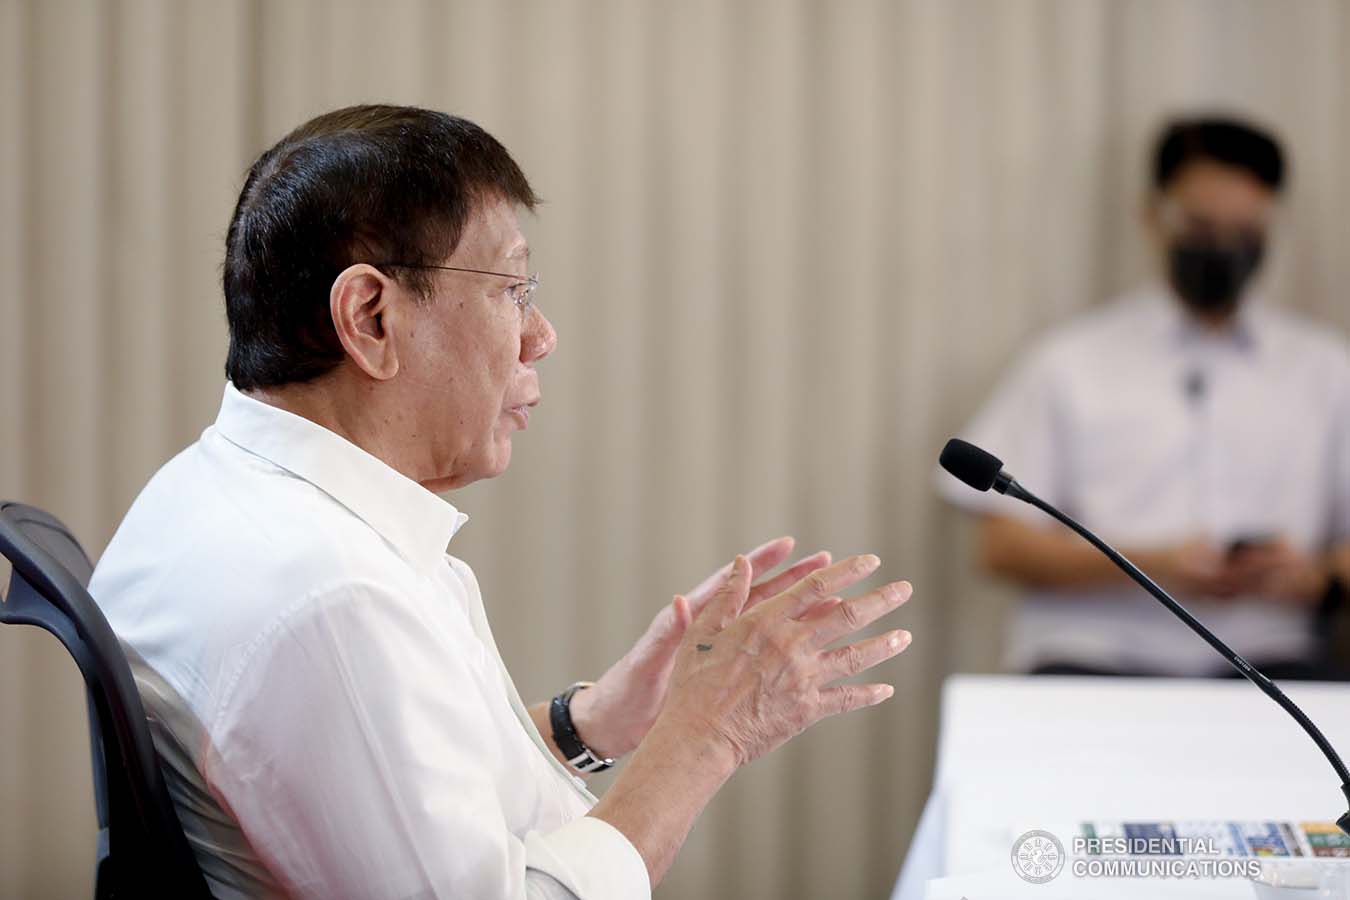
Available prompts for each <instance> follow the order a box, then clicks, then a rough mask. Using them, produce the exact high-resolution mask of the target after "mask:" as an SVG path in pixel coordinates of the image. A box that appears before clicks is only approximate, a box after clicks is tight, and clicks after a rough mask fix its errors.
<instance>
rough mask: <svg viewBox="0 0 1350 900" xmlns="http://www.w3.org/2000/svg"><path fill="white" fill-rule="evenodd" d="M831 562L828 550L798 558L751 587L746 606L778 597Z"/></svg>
mask: <svg viewBox="0 0 1350 900" xmlns="http://www.w3.org/2000/svg"><path fill="white" fill-rule="evenodd" d="M829 564H830V554H829V551H827V550H821V551H820V552H819V553H813V554H811V555H810V556H808V557H806V558H805V559H801V560H798V561H797V562H795V563H793V564H792V565H791V566H789V567H788V568H786V569H784V570H783V571H782V572H779V573H778V574H777V575H775V576H773V577H772V578H770V579H767V580H766V581H761V582H760V583H759V584H757V585H755V586H754V587H752V588H751V589H750V601H749V603H747V604H746V607H747V608H749V607H751V606H754V605H755V604H756V603H759V602H760V601H761V600H767V599H769V598H770V597H777V596H778V595H779V594H781V593H783V591H786V590H787V589H788V588H790V587H792V586H793V585H794V584H796V583H797V582H799V581H801V580H802V579H803V578H805V577H806V576H807V575H810V574H811V573H812V572H814V571H816V569H823V568H825V567H826V566H828V565H829Z"/></svg>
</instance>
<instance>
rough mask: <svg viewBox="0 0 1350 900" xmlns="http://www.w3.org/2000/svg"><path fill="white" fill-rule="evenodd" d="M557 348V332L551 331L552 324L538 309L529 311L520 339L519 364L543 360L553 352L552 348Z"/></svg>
mask: <svg viewBox="0 0 1350 900" xmlns="http://www.w3.org/2000/svg"><path fill="white" fill-rule="evenodd" d="M556 346H558V332H556V331H554V330H553V323H552V322H550V321H549V320H548V319H547V318H546V317H545V316H544V314H543V313H542V312H540V311H539V308H538V307H534V308H532V309H531V310H530V317H529V319H527V320H526V323H525V332H524V334H522V335H521V339H520V359H521V362H527V363H531V362H536V361H537V360H541V359H543V358H544V357H545V356H548V355H549V354H550V353H552V352H553V348H554V347H556Z"/></svg>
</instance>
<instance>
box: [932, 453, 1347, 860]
mask: <svg viewBox="0 0 1350 900" xmlns="http://www.w3.org/2000/svg"><path fill="white" fill-rule="evenodd" d="M939 462H940V464H941V465H942V468H944V469H946V470H947V471H948V472H950V473H951V474H952V475H954V476H956V478H958V479H959V480H961V481H962V482H964V483H965V484H967V485H969V486H970V487H972V488H974V489H975V490H977V491H987V490H989V489H990V488H993V489H994V490H996V491H998V492H999V493H1000V494H1007V495H1008V496H1009V497H1015V498H1017V499H1018V500H1021V501H1022V502H1024V503H1029V504H1031V505H1032V506H1034V507H1036V508H1037V509H1039V510H1040V511H1041V512H1044V513H1045V514H1046V515H1048V516H1050V517H1051V518H1053V519H1055V520H1056V521H1058V522H1060V523H1061V524H1063V525H1064V526H1066V527H1067V528H1069V529H1070V530H1071V531H1073V532H1074V533H1075V534H1077V535H1078V536H1079V537H1081V538H1083V540H1085V541H1087V542H1088V543H1089V544H1091V545H1092V546H1094V547H1096V548H1097V549H1098V550H1100V551H1101V552H1102V553H1103V554H1105V555H1106V557H1107V558H1108V559H1110V560H1111V562H1113V563H1115V564H1116V565H1117V566H1118V567H1119V568H1120V569H1121V570H1123V571H1124V572H1125V574H1126V575H1129V576H1130V578H1131V579H1133V580H1134V581H1135V582H1136V583H1137V584H1138V585H1139V586H1140V587H1142V588H1143V589H1144V590H1146V591H1148V593H1149V594H1151V595H1152V596H1153V598H1154V599H1156V600H1157V601H1158V602H1159V603H1161V604H1162V605H1163V606H1165V607H1167V608H1168V609H1169V610H1171V612H1172V614H1173V615H1175V616H1176V617H1177V618H1178V619H1180V620H1181V621H1182V622H1184V623H1186V626H1187V627H1189V628H1190V629H1191V630H1192V631H1194V632H1195V633H1196V634H1198V635H1200V637H1201V638H1203V639H1204V641H1205V643H1207V644H1209V645H1210V646H1211V647H1213V648H1214V649H1215V650H1216V651H1217V652H1218V653H1219V655H1220V656H1222V657H1223V658H1224V659H1226V660H1227V661H1228V663H1229V665H1231V666H1232V667H1233V668H1235V669H1237V671H1238V672H1239V673H1240V674H1241V675H1242V676H1243V677H1244V678H1246V679H1247V680H1248V681H1250V682H1251V683H1252V684H1254V685H1256V686H1257V687H1258V688H1260V689H1261V691H1262V693H1264V694H1265V695H1266V696H1267V697H1269V698H1270V699H1272V700H1274V701H1275V702H1276V703H1278V704H1279V705H1280V707H1281V708H1283V709H1284V711H1285V712H1287V713H1289V715H1290V716H1292V717H1293V718H1294V721H1296V722H1298V724H1299V725H1300V726H1301V727H1302V728H1303V730H1304V731H1305V732H1307V734H1308V736H1309V737H1310V738H1312V739H1313V743H1315V744H1317V748H1318V749H1319V750H1321V751H1322V755H1323V756H1325V757H1326V758H1327V761H1328V762H1330V763H1331V767H1332V768H1333V769H1335V770H1336V776H1337V777H1338V778H1340V780H1341V792H1342V793H1343V794H1345V799H1346V804H1347V806H1348V807H1350V771H1348V770H1347V769H1346V767H1345V763H1344V762H1342V761H1341V757H1340V754H1338V753H1337V752H1336V748H1335V747H1332V746H1331V742H1330V741H1328V740H1327V738H1326V735H1324V734H1322V731H1321V729H1319V728H1318V727H1317V726H1316V725H1314V724H1313V721H1312V719H1309V718H1308V716H1307V714H1306V713H1304V712H1303V710H1301V709H1299V708H1298V705H1297V704H1295V703H1294V701H1292V700H1290V699H1289V697H1288V696H1286V695H1285V693H1284V691H1282V690H1280V689H1279V687H1278V686H1276V684H1275V682H1273V681H1271V680H1270V679H1269V678H1268V677H1266V675H1265V674H1264V673H1263V672H1261V670H1259V669H1257V668H1256V667H1255V666H1253V665H1252V664H1251V663H1249V662H1247V660H1245V659H1243V658H1242V656H1241V655H1240V654H1239V653H1238V652H1237V651H1236V650H1234V649H1233V648H1232V647H1229V646H1228V645H1227V644H1225V643H1224V642H1223V641H1222V640H1220V639H1219V637H1218V636H1217V635H1215V634H1214V632H1212V631H1210V630H1209V629H1208V628H1206V627H1205V626H1204V624H1202V623H1201V622H1200V620H1199V619H1197V618H1196V617H1195V616H1193V615H1191V613H1190V611H1189V610H1188V609H1186V607H1184V606H1182V605H1181V604H1180V603H1178V602H1177V601H1176V599H1175V598H1173V597H1172V595H1171V594H1169V593H1167V591H1165V590H1163V589H1162V587H1160V586H1159V585H1158V583H1157V582H1155V581H1154V580H1153V579H1152V578H1149V577H1148V575H1146V574H1144V572H1143V571H1142V570H1140V568H1139V567H1138V566H1136V565H1135V564H1134V563H1132V562H1130V561H1129V560H1128V559H1126V558H1125V556H1124V555H1122V554H1121V553H1119V552H1118V551H1117V550H1116V549H1115V548H1114V547H1112V546H1111V545H1110V544H1108V543H1106V541H1103V540H1102V539H1101V538H1099V537H1097V535H1095V534H1093V533H1092V532H1091V531H1089V530H1088V529H1087V528H1085V527H1083V526H1082V525H1080V524H1079V523H1078V522H1077V521H1075V520H1074V519H1073V517H1071V516H1068V515H1066V514H1065V513H1063V512H1061V511H1059V510H1058V509H1056V508H1055V507H1053V506H1051V505H1050V504H1049V503H1046V502H1045V501H1044V500H1042V499H1041V498H1040V497H1037V496H1036V495H1035V494H1033V493H1031V491H1028V490H1027V489H1026V488H1024V487H1022V486H1021V485H1020V484H1018V483H1017V479H1015V478H1013V477H1012V475H1010V474H1008V472H1006V471H1005V470H1004V469H1003V462H1002V460H1000V459H999V458H998V457H996V456H994V455H993V454H992V453H988V452H986V451H984V450H981V449H980V448H979V447H976V446H975V445H974V444H970V443H967V442H966V441H963V440H959V439H957V438H953V439H951V440H950V441H948V442H947V446H946V447H944V448H943V450H942V456H941V458H940V459H939ZM991 470H992V471H991ZM1336 824H1337V826H1339V827H1340V829H1341V831H1343V832H1345V833H1346V834H1347V835H1350V809H1347V811H1346V813H1345V814H1344V815H1342V816H1341V817H1340V818H1339V819H1337V820H1336Z"/></svg>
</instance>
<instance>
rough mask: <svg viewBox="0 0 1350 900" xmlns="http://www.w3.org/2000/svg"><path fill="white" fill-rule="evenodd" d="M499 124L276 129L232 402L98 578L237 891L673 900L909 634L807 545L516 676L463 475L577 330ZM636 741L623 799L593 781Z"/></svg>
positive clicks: (777, 549)
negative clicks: (560, 298) (768, 780)
mask: <svg viewBox="0 0 1350 900" xmlns="http://www.w3.org/2000/svg"><path fill="white" fill-rule="evenodd" d="M534 204H535V197H534V193H533V191H532V189H531V188H530V186H529V184H528V182H527V181H526V180H525V177H524V175H523V174H522V173H521V171H520V170H519V168H518V167H517V166H516V164H515V162H514V161H513V160H512V159H511V157H510V156H509V155H508V154H507V152H506V150H505V149H504V148H503V147H502V146H501V145H500V144H499V143H497V141H495V140H494V139H493V138H492V137H491V136H489V135H488V134H486V133H485V132H484V131H482V130H481V129H480V128H478V127H477V126H475V125H473V124H472V123H470V122H467V121H465V120H462V119H458V118H455V117H452V116H448V115H445V114H442V113H436V112H431V111H427V110H421V109H415V108H406V107H389V106H365V107H352V108H349V109H344V110H338V111H336V112H333V113H329V114H327V115H324V116H320V117H319V118H317V119H315V120H313V121H311V122H309V123H306V124H305V125H303V126H301V127H300V128H298V129H296V131H294V132H292V133H291V134H290V135H288V136H287V137H286V138H284V139H283V140H282V141H281V142H280V143H279V144H277V145H276V146H275V147H273V148H272V149H271V150H269V151H267V152H266V153H264V154H263V155H262V156H261V157H260V158H259V159H258V161H257V162H256V163H255V164H254V166H253V167H252V169H251V170H250V172H249V175H248V178H247V180H246V182H245V184H244V187H243V191H242V192H241V195H240V199H239V203H238V206H237V207H236V210H235V213H234V217H233V220H232V221H231V224H230V228H229V232H228V235H227V238H226V260H225V265H224V290H225V298H226V312H227V316H228V319H229V326H230V348H229V355H228V361H227V364H226V369H227V374H228V376H229V379H230V383H228V384H227V385H226V387H225V395H224V400H223V402H222V404H221V409H220V414H219V417H218V418H217V420H216V423H215V424H214V425H213V426H211V427H210V428H208V429H207V430H206V431H205V432H204V433H203V434H202V437H201V439H200V440H199V441H198V442H197V443H195V444H193V445H192V446H191V447H189V448H187V449H186V450H185V451H183V452H182V453H181V454H180V455H179V456H177V457H176V458H175V459H173V460H172V461H171V462H169V463H168V464H167V465H166V466H165V467H164V468H163V469H161V470H160V472H159V473H157V474H156V475H155V476H154V478H153V479H151V481H150V483H149V484H148V485H147V486H146V488H145V490H144V491H143V492H142V494H141V496H140V497H138V498H137V500H136V502H135V504H134V505H133V507H132V509H131V511H130V512H129V513H128V514H127V517H126V519H125V520H124V522H123V523H122V525H121V527H120V528H119V530H118V532H117V534H116V536H115V537H114V539H113V541H112V543H111V545H110V546H109V548H108V550H107V552H106V553H105V555H104V557H103V559H102V560H101V561H100V563H99V566H98V570H97V571H96V573H95V575H94V579H93V582H92V584H91V587H90V591H91V593H92V594H93V595H94V597H95V598H96V599H97V601H98V602H99V604H100V606H101V607H102V608H103V609H104V611H105V612H106V614H107V616H108V619H109V621H110V622H111V623H112V626H113V628H114V629H115V630H116V632H117V633H118V635H119V637H120V638H121V640H122V641H123V643H124V645H125V646H126V648H127V652H128V656H129V658H130V659H131V661H132V665H133V669H134V672H135V674H136V677H137V682H138V685H139V687H140V689H141V692H142V695H143V697H144V700H145V704H146V708H147V712H148V713H149V715H150V717H151V720H152V722H151V724H152V729H153V731H154V734H155V739H156V748H157V750H158V751H159V754H160V756H161V760H162V762H163V764H164V768H165V771H166V776H167V780H168V783H169V786H170V791H171V793H172V795H173V799H174V802H175V805H176V807H177V810H178V812H179V815H180V818H181V819H182V822H183V826H184V829H185V831H186V832H187V834H188V837H189V841H190V843H191V844H192V846H193V848H194V850H195V852H196V854H197V857H198V859H199V861H200V863H201V865H202V868H203V870H204V872H205V874H206V876H207V880H208V883H209V885H210V887H211V889H212V891H213V893H214V894H215V895H216V896H218V897H230V898H233V897H261V896H268V897H270V896H292V897H312V898H326V900H327V898H341V897H351V898H414V897H415V898H431V897H456V898H498V897H501V898H506V897H509V898H524V897H564V898H565V897H576V898H632V897H645V896H648V895H649V893H650V890H651V886H652V885H654V884H656V883H657V882H658V881H659V880H660V878H661V876H662V875H663V874H664V872H665V871H666V869H667V867H668V866H669V865H670V863H671V860H672V859H673V857H674V855H675V853H676V852H677V851H678V849H679V847H680V845H681V843H682V842H683V840H684V838H685V835H686V834H687V832H688V830H689V828H690V826H691V824H692V822H693V820H694V818H695V817H696V816H697V815H698V813H699V812H700V811H701V810H702V809H703V807H704V806H705V805H706V804H707V802H708V801H709V799H710V798H711V797H712V795H713V794H714V793H715V792H716V791H717V790H718V789H719V788H720V787H721V785H722V784H723V783H724V782H725V781H726V779H727V778H728V777H730V775H731V774H732V773H733V772H734V771H735V770H736V769H737V768H738V767H739V766H740V765H743V764H744V763H746V762H748V761H750V760H752V759H754V758H756V757H758V756H760V755H762V754H764V753H766V752H768V751H769V750H771V749H773V748H774V747H775V746H777V745H779V744H781V743H782V742H783V741H785V740H787V739H788V738H790V737H792V736H793V735H795V734H797V733H799V732H800V731H802V730H803V729H805V728H806V727H808V726H810V725H811V724H812V723H814V722H815V721H817V720H819V719H821V718H823V717H825V716H827V715H831V714H833V713H838V712H843V711H846V710H850V709H856V708H859V707H862V706H868V705H872V704H875V703H879V702H881V701H882V700H884V699H886V698H887V697H889V696H890V695H891V693H892V689H891V688H890V686H889V685H880V684H871V685H868V684H845V685H832V683H833V682H835V681H838V680H840V679H842V678H846V677H848V676H851V675H854V674H856V673H858V672H861V671H864V670H866V669H868V668H870V667H872V666H873V665H875V664H877V663H878V662H881V661H882V660H884V659H887V658H890V657H891V656H894V655H895V654H896V653H898V652H900V651H901V650H903V649H904V647H905V646H907V645H908V643H909V635H908V633H906V632H903V631H899V630H895V631H889V632H886V633H884V634H881V635H878V636H876V637H873V638H869V639H865V640H860V641H857V642H855V643H852V644H848V645H846V646H844V647H842V648H836V649H827V646H828V645H830V644H832V643H836V642H838V641H839V640H840V639H842V638H846V637H847V636H849V635H851V634H853V633H854V632H856V631H857V630H858V629H860V628H862V627H864V626H865V625H867V624H869V623H871V622H873V621H874V620H876V619H877V618H878V617H880V616H881V615H884V614H885V613H886V612H889V611H890V610H892V609H894V608H896V607H897V606H899V605H900V604H901V603H903V602H904V601H905V600H906V599H908V597H909V594H910V587H909V585H907V584H904V583H893V584H888V585H885V586H884V587H881V588H879V589H876V590H873V591H870V592H867V593H865V594H862V595H860V596H857V597H855V598H852V599H848V600H841V599H840V598H839V597H838V596H836V595H837V594H838V592H840V591H842V590H844V589H845V588H847V587H848V586H850V585H852V584H854V583H856V582H857V581H859V580H861V579H862V578H865V577H867V576H868V575H869V574H871V573H872V572H873V571H875V570H876V568H877V566H878V564H879V563H878V560H877V559H876V557H874V556H857V557H851V558H849V559H846V560H843V561H841V562H838V563H834V564H830V560H829V558H828V556H827V555H826V554H815V555H813V556H809V557H807V558H805V559H802V560H800V561H799V562H797V563H796V564H794V565H792V566H789V567H788V568H787V569H786V570H785V571H784V572H782V573H781V574H779V575H777V576H774V577H769V578H761V579H760V580H759V582H758V583H755V579H756V578H757V577H759V576H760V575H761V574H762V573H763V572H765V571H767V570H769V569H772V568H775V567H777V566H778V565H779V563H781V562H783V561H784V560H785V559H786V558H787V556H788V554H789V553H790V552H791V541H790V540H789V539H780V540H778V541H772V542H770V543H769V544H766V545H764V546H763V547H760V548H758V549H757V550H755V551H752V552H751V553H750V554H749V555H748V556H738V557H737V558H736V559H735V561H734V562H733V563H732V564H730V565H728V566H727V567H726V568H724V569H723V570H722V571H721V572H719V573H715V574H714V575H713V576H711V577H710V578H709V579H708V580H707V581H705V582H704V583H703V584H702V585H700V586H699V587H698V588H696V589H694V590H693V591H691V592H689V593H688V594H687V595H680V596H676V598H675V600H674V601H673V602H672V603H671V604H670V605H669V606H667V607H665V608H664V609H663V610H662V611H661V612H660V613H659V614H657V616H656V618H655V619H654V620H653V622H652V625H651V627H650V628H649V629H648V631H647V632H646V633H645V634H644V635H643V636H642V638H641V639H640V640H639V641H638V643H637V644H636V646H635V647H634V648H633V650H632V651H630V652H629V653H628V654H627V655H626V656H625V657H624V658H623V659H622V660H620V661H619V662H618V663H616V664H615V665H614V666H613V667H612V668H611V669H609V670H608V671H607V672H605V673H604V675H602V676H601V678H600V679H599V681H598V682H597V683H596V684H595V685H594V686H593V687H589V688H578V687H576V686H574V687H573V688H571V689H568V690H566V691H563V692H562V693H561V694H560V695H559V696H558V697H557V698H555V699H554V701H553V702H552V704H537V705H535V706H532V707H527V706H526V705H525V704H524V703H522V702H521V699H520V697H519V696H518V695H517V693H516V690H515V688H514V686H513V685H512V683H511V679H510V676H509V675H508V674H507V672H506V669H505V667H504V666H503V665H502V661H501V658H500V656H499V655H498V652H497V648H496V646H495V644H494V642H493V639H492V633H491V631H490V629H489V627H488V623H487V618H486V615H485V612H484V604H483V600H482V598H481V596H480V595H479V590H478V584H477V582H476V581H475V579H474V576H473V573H472V571H471V570H470V569H469V567H468V566H467V565H465V564H464V563H463V562H460V561H459V560H457V559H454V558H453V557H450V556H448V555H446V552H445V550H446V544H447V542H448V541H449V540H450V539H451V538H452V537H453V535H454V534H455V532H456V531H457V530H458V529H459V528H460V527H461V526H463V524H464V522H465V520H466V517H465V516H464V515H462V514H461V513H459V512H458V511H457V510H455V509H454V507H452V506H450V505H449V504H447V503H445V502H444V501H443V500H441V499H440V498H438V497H437V496H436V493H437V492H442V491H447V490H451V489H454V488H457V487H460V486H462V485H465V484H468V483H470V482H472V481H475V480H477V479H479V478H489V477H493V476H496V475H498V474H500V473H502V472H503V471H504V470H505V469H506V467H507V464H508V462H509V460H510V455H511V441H512V436H513V433H514V432H515V431H517V430H518V429H523V428H524V427H525V426H526V425H527V423H528V420H529V417H530V409H531V407H533V406H534V405H535V404H536V403H537V402H538V400H539V398H540V390H539V378H538V375H537V373H536V369H535V363H537V362H538V361H539V360H540V359H542V358H543V357H545V356H546V355H547V354H548V353H550V352H551V351H552V350H553V348H554V345H555V343H556V335H555V333H554V331H553V329H552V326H551V325H550V324H549V322H548V320H547V319H545V318H544V316H543V315H542V314H541V313H540V312H539V311H538V310H537V309H536V308H535V307H534V305H533V303H532V294H533V291H534V288H535V287H536V285H537V283H538V282H537V278H535V277H533V276H530V275H528V274H527V268H526V266H527V264H528V260H529V252H528V248H527V246H526V243H525V240H524V238H523V237H522V236H521V233H520V229H519V227H518V223H517V217H516V210H517V208H518V207H521V206H523V207H525V208H527V209H532V208H533V207H534ZM630 753H631V759H630V760H629V762H628V763H627V765H626V766H625V767H624V769H623V771H622V772H620V773H619V776H618V778H617V779H616V781H615V783H614V784H613V786H612V787H611V788H610V790H609V791H608V792H607V793H606V795H605V797H604V798H603V799H602V800H600V801H599V802H598V803H597V802H596V800H595V798H594V797H592V796H591V795H590V794H589V793H587V791H586V790H585V787H584V783H583V781H582V776H584V775H586V774H589V773H590V772H593V771H597V770H599V769H600V768H603V767H606V766H607V764H608V763H609V762H610V761H611V759H612V758H615V757H619V756H622V755H626V754H630Z"/></svg>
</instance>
